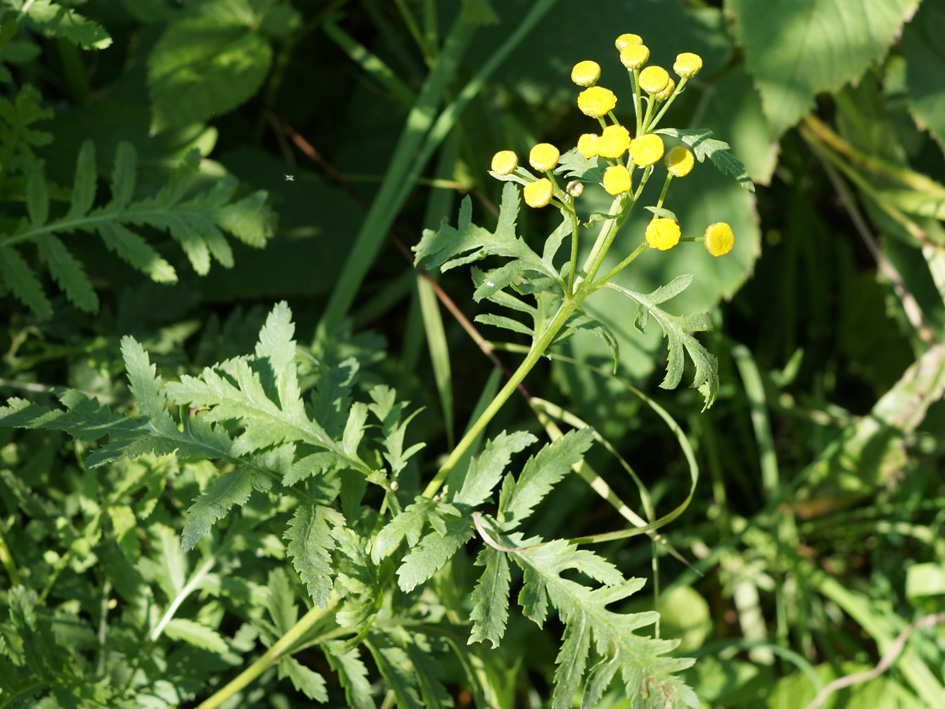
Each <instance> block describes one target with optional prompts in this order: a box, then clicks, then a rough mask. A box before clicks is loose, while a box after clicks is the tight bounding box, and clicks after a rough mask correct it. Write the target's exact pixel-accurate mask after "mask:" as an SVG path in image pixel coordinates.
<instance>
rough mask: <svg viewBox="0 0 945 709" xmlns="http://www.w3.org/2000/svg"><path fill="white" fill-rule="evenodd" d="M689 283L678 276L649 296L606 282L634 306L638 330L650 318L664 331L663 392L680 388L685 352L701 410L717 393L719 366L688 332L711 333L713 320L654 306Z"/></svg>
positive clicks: (707, 406)
mask: <svg viewBox="0 0 945 709" xmlns="http://www.w3.org/2000/svg"><path fill="white" fill-rule="evenodd" d="M691 282H692V276H691V275H685V276H679V277H678V278H675V279H673V280H672V281H670V282H669V283H667V284H666V285H665V286H662V287H660V288H657V289H656V290H655V291H653V292H652V293H649V294H643V293H637V292H636V291H632V290H630V289H629V288H624V287H623V286H619V285H617V284H616V283H608V284H607V287H608V288H613V289H614V290H616V291H617V292H619V293H623V294H624V295H625V296H627V297H628V298H630V299H631V300H633V301H634V302H636V303H637V314H636V317H635V318H634V325H635V326H637V327H639V329H640V330H641V331H642V330H643V329H644V328H645V327H646V325H647V321H648V319H649V316H650V315H652V316H653V317H654V318H655V319H656V321H657V322H658V323H659V324H660V327H661V328H662V329H663V334H664V335H665V336H666V339H667V340H668V343H669V357H668V359H667V363H666V377H665V378H664V379H663V381H662V383H661V384H660V386H661V387H662V388H663V389H674V388H676V387H677V386H679V382H680V381H681V380H682V375H683V370H684V369H685V356H684V353H685V354H688V355H689V358H690V359H691V360H692V363H693V364H694V365H695V367H696V371H695V374H694V375H693V378H692V388H693V389H698V390H699V392H700V393H701V394H702V396H703V397H704V401H705V405H704V406H703V411H704V410H705V409H707V408H709V407H710V406H712V403H713V402H714V401H715V397H716V395H717V394H718V392H719V373H718V369H719V365H718V360H717V359H716V358H715V356H714V355H712V354H711V353H710V352H709V351H708V350H707V349H706V348H705V347H703V346H702V345H701V344H700V343H699V341H698V340H697V339H696V338H694V337H693V336H692V335H690V334H689V333H690V332H707V331H709V330H711V329H712V320H711V319H710V318H709V315H708V313H693V314H691V315H687V316H684V317H682V316H679V315H670V314H669V313H667V312H666V311H665V310H662V309H661V308H659V307H657V306H658V305H659V304H660V303H662V302H664V301H666V300H669V299H670V298H672V297H673V296H675V295H678V294H679V293H681V292H682V291H684V290H685V289H686V288H687V287H688V286H689V284H690V283H691Z"/></svg>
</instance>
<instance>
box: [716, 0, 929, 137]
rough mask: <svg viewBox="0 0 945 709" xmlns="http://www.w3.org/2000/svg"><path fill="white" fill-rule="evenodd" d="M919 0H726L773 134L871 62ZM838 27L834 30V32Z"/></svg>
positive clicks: (876, 59)
mask: <svg viewBox="0 0 945 709" xmlns="http://www.w3.org/2000/svg"><path fill="white" fill-rule="evenodd" d="M918 4H919V0H843V2H836V1H835V0H799V1H797V2H779V3H759V2H755V1H754V0H728V1H727V2H726V9H727V10H728V11H730V12H732V13H733V14H734V16H735V31H736V35H737V37H738V41H739V44H741V45H742V46H743V47H744V49H745V64H746V67H747V68H748V72H749V73H750V74H751V75H752V77H753V78H754V81H755V87H756V88H757V89H758V92H759V93H760V94H761V101H762V105H763V107H764V112H765V116H766V117H767V118H768V123H769V125H770V126H771V131H772V135H773V137H774V138H776V139H777V138H780V137H781V135H783V134H784V132H785V131H786V130H787V129H788V128H790V127H791V126H793V125H794V124H795V123H797V121H798V120H800V119H801V118H802V117H803V116H804V114H806V113H807V112H808V111H809V110H810V109H811V107H812V106H813V103H814V97H815V96H816V95H817V94H819V93H821V92H824V91H835V90H836V89H839V88H840V87H841V86H843V85H844V84H846V83H848V82H851V81H856V80H858V79H859V78H860V76H861V75H862V74H863V72H864V71H866V69H867V68H868V67H869V66H870V65H871V64H875V63H878V62H879V61H880V60H881V59H882V58H883V57H884V56H885V54H886V52H887V50H888V49H889V46H890V45H891V44H892V43H893V42H894V41H895V39H896V37H897V35H898V34H899V32H900V29H901V27H902V24H903V22H904V21H905V20H906V19H907V18H908V17H910V16H911V15H912V13H913V12H915V9H916V7H918ZM839 28H842V31H838V29H839Z"/></svg>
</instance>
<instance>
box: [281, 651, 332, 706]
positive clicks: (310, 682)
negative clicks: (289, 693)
mask: <svg viewBox="0 0 945 709" xmlns="http://www.w3.org/2000/svg"><path fill="white" fill-rule="evenodd" d="M279 672H280V673H282V672H284V673H285V674H287V675H288V676H289V679H290V680H292V686H293V687H295V688H296V689H297V690H299V691H300V692H301V693H302V694H304V695H305V696H306V697H308V698H309V699H314V700H315V701H316V702H327V701H328V688H327V687H326V686H325V678H324V677H322V676H321V675H320V674H318V673H317V672H315V671H313V670H310V669H309V668H308V667H306V666H305V665H303V664H301V663H300V662H299V661H298V660H296V659H295V658H294V657H287V658H284V659H283V660H282V661H281V662H280V663H279Z"/></svg>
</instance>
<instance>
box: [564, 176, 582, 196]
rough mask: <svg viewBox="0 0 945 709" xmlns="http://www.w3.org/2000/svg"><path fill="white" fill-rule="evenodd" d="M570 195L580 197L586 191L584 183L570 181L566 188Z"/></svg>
mask: <svg viewBox="0 0 945 709" xmlns="http://www.w3.org/2000/svg"><path fill="white" fill-rule="evenodd" d="M566 190H567V192H568V194H569V195H571V196H572V197H580V196H581V195H582V194H583V193H584V185H583V184H582V183H580V182H578V181H577V180H574V181H573V182H569V183H568V186H567V188H566Z"/></svg>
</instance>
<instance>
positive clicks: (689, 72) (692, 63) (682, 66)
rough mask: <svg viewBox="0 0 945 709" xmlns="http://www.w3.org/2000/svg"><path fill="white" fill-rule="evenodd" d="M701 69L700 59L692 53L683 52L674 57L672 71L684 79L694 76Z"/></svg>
mask: <svg viewBox="0 0 945 709" xmlns="http://www.w3.org/2000/svg"><path fill="white" fill-rule="evenodd" d="M701 68H702V57H700V56H699V55H698V54H693V53H692V52H683V53H682V54H678V55H676V62H675V63H674V64H673V71H675V72H676V73H677V74H679V76H681V77H682V78H684V79H688V78H689V77H691V76H695V75H696V74H698V73H699V70H700V69H701Z"/></svg>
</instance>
